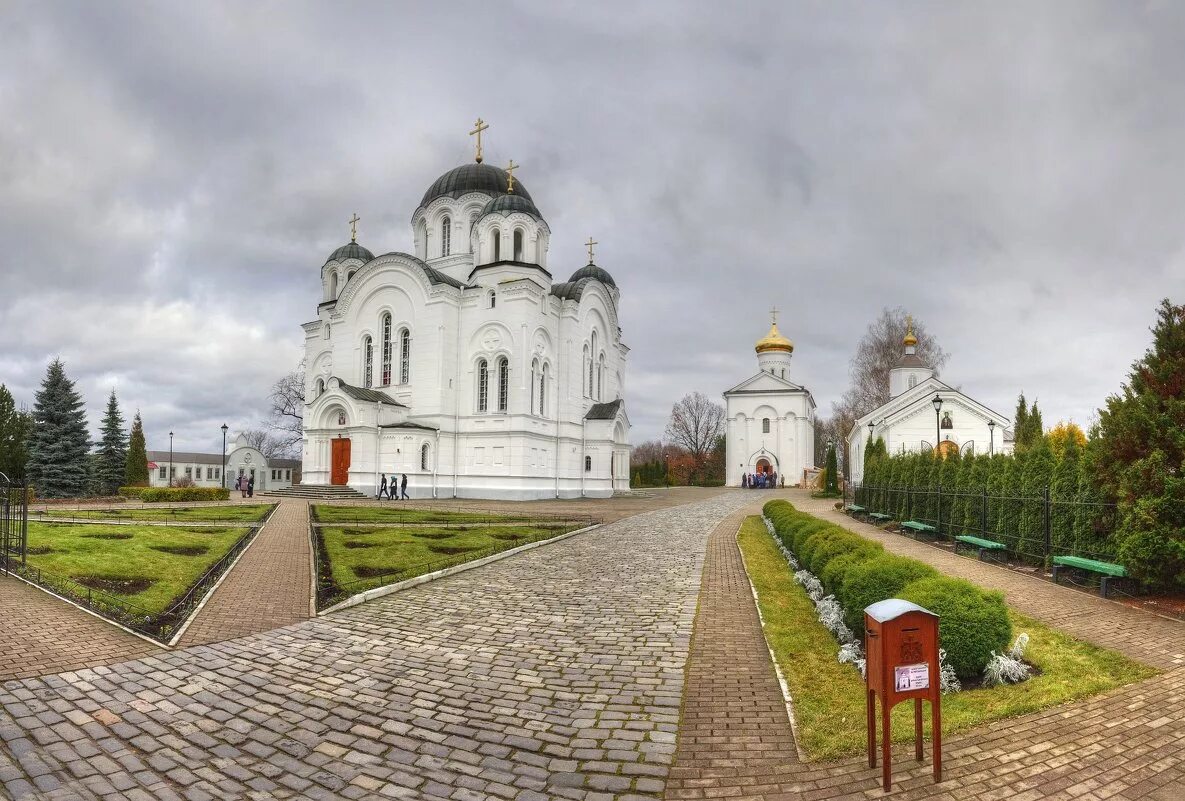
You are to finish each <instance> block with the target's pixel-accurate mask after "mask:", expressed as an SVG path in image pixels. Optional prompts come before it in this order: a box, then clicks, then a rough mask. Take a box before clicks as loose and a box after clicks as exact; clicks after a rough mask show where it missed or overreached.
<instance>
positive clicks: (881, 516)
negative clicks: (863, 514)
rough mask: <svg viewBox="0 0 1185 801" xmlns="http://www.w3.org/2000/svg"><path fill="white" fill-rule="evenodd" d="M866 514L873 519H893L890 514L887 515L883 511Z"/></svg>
mask: <svg viewBox="0 0 1185 801" xmlns="http://www.w3.org/2000/svg"><path fill="white" fill-rule="evenodd" d="M868 516H869V517H871V518H872V519H873V520H892V519H893V516H892V515H887V514H885V513H884V512H872V513H871V514H869V515H868Z"/></svg>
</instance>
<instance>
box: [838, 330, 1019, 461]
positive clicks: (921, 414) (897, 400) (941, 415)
mask: <svg viewBox="0 0 1185 801" xmlns="http://www.w3.org/2000/svg"><path fill="white" fill-rule="evenodd" d="M917 344H918V340H917V337H915V336H914V333H913V325H912V322H911V323H910V325H909V327H908V328H907V329H906V333H905V339H904V340H903V342H902V348H903V352H902V354H901V358H900V359H898V360H897V362H896V364H894V366H893V369H892V370H890V371H889V396H890V398H889V401H888V402H887V403H885V404H883V405H881V406H879V407H877V408H876V409H873V410H872V411H871V412H869V413H868V414H866V415H864V416H863V417H861V418H860V419H859V420H857V421H856V422H855V425H853V426H852V430H851V431H850V432H849V433H848V454H849V457H848V458H849V459H850V461H851V465H850V476H851V480H852V481H855V482H859V481H861V480H862V478H863V476H864V448H865V446H866V445H867V444H868V442H869V440H870V439H871V440H875V439H877V438H881V439H884V441H885V447H886V449H887V450H888V452H889V453H890V454H902V453H913V452H919V451H930V450H933V448H934V447H938V449H939V450H940V451H944V452H949V451H952V450H956V449H957V450H958V451H960V453H962V454H970V453H979V454H983V453H1011V452H1012V436H1011V432H1010V431H1008V430H1007V429H1008V427H1009V426H1010V425H1011V423H1012V421H1011V420H1009V418H1007V417H1005V416H1004V415H1002V414H1000V413H999V412H996V411H993V410H992V409H989V408H988V407H986V406H984V405H983V404H982V403H979V402H978V401H976V400H975V399H974V398H971V397H968V396H967V395H964V394H963V393H962V392H960V391H959V390H957V389H955V388H954V387H952V386H950V385H949V384H946V383H944V382H942V381H940V380H938V378H937V377H935V375H934V370H933V369H932V368H931V367H930V366H929V365H928V364H927V363H926V362H925V360H923V359H922V358H921V357H920V356H918V354H917Z"/></svg>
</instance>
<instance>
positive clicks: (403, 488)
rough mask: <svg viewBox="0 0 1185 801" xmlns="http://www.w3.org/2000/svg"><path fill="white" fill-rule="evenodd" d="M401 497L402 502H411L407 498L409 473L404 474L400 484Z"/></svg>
mask: <svg viewBox="0 0 1185 801" xmlns="http://www.w3.org/2000/svg"><path fill="white" fill-rule="evenodd" d="M399 497H400V499H401V500H408V501H410V500H411V498H409V497H407V473H404V474H403V480H402V481H400V482H399Z"/></svg>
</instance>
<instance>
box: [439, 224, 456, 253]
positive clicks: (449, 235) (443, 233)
mask: <svg viewBox="0 0 1185 801" xmlns="http://www.w3.org/2000/svg"><path fill="white" fill-rule="evenodd" d="M452 245H453V221H452V220H450V219H449V218H448V217H445V218H444V219H443V220H441V221H440V255H441V256H447V255H449V251H450V250H451V249H452Z"/></svg>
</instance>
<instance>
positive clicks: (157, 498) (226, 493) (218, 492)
mask: <svg viewBox="0 0 1185 801" xmlns="http://www.w3.org/2000/svg"><path fill="white" fill-rule="evenodd" d="M119 494H120V495H122V496H123V497H125V498H135V499H136V500H139V501H143V502H144V503H163V502H167V501H225V500H227V499H228V498H230V490H228V489H223V488H222V487H120V488H119Z"/></svg>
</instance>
